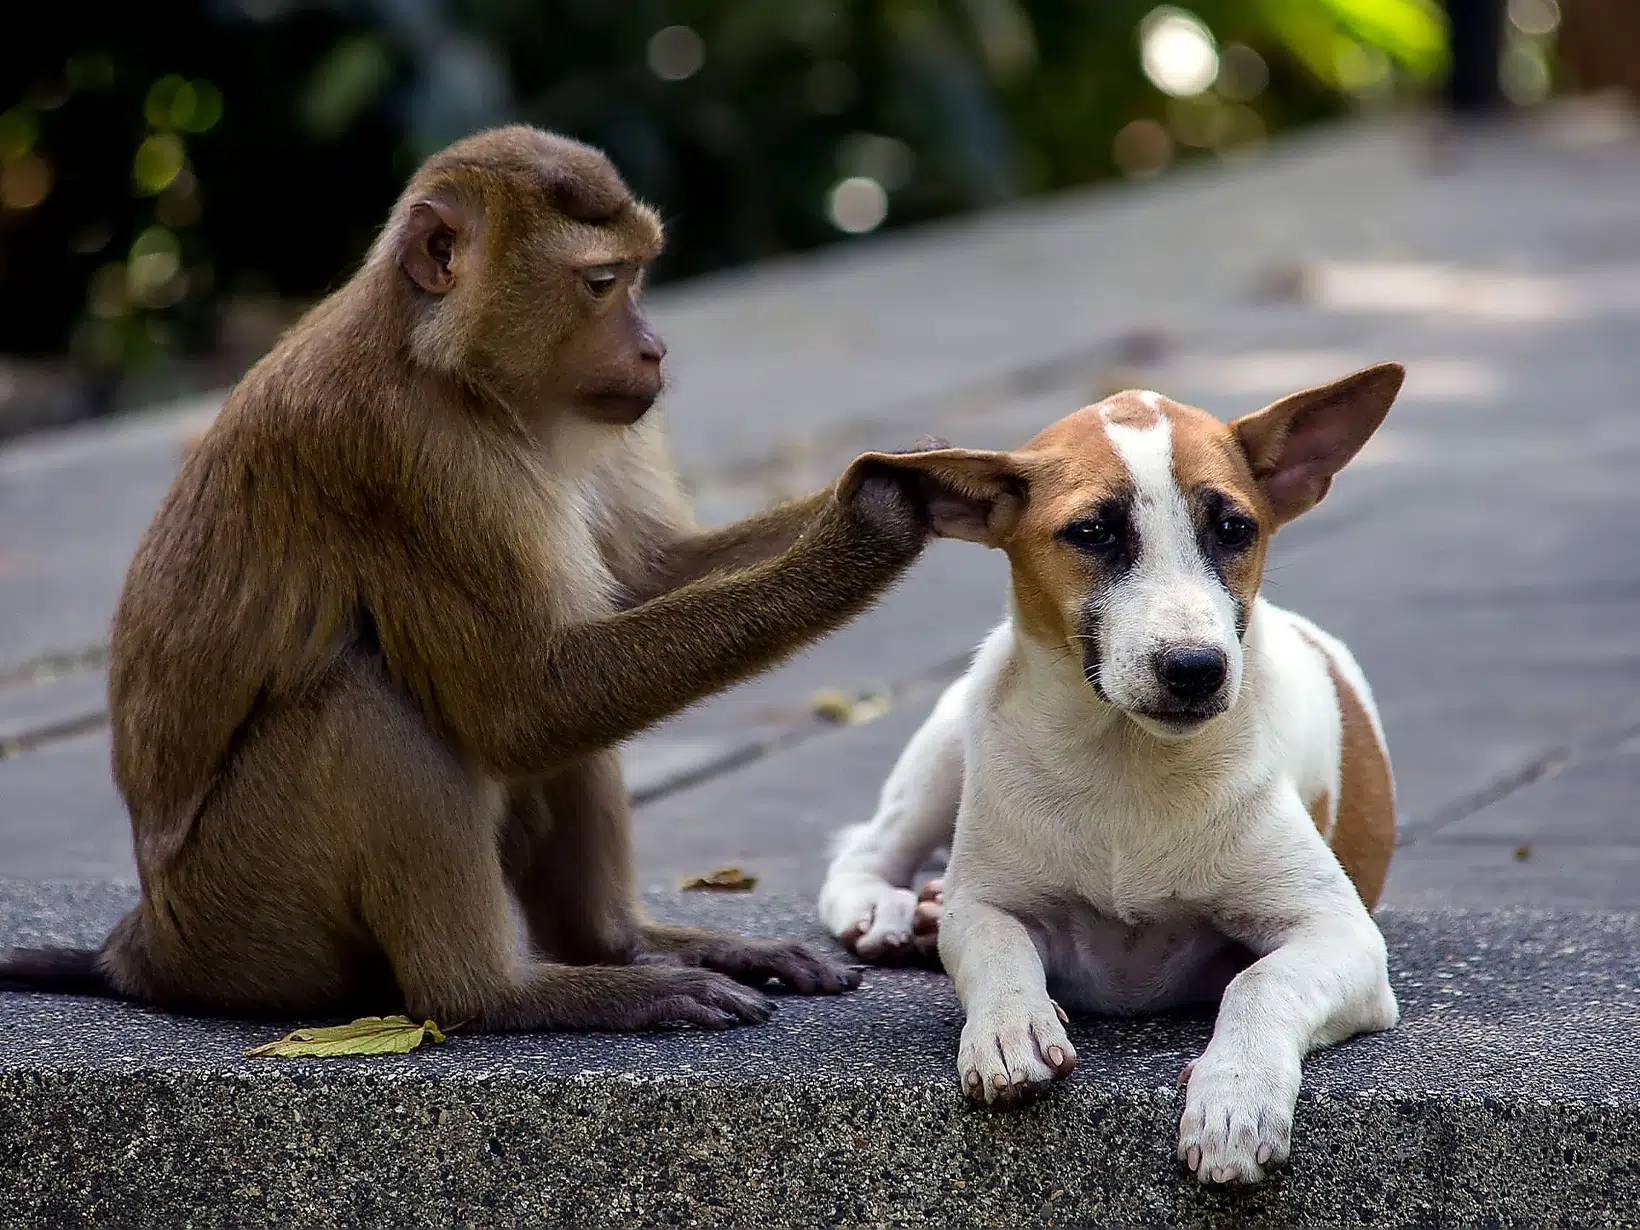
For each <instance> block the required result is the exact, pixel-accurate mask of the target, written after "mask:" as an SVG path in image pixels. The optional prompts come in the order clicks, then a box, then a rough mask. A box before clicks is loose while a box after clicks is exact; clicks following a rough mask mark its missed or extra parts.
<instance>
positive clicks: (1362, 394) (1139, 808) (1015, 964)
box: [820, 364, 1405, 1183]
mask: <svg viewBox="0 0 1640 1230" xmlns="http://www.w3.org/2000/svg"><path fill="white" fill-rule="evenodd" d="M1404 375H1405V373H1404V370H1403V369H1402V368H1401V367H1400V366H1399V365H1398V364H1383V365H1381V366H1377V367H1371V368H1367V369H1365V370H1364V371H1360V372H1357V373H1355V374H1354V375H1351V376H1346V377H1345V378H1343V379H1342V380H1339V381H1337V382H1336V383H1333V384H1329V385H1326V386H1323V387H1320V388H1314V389H1309V390H1306V391H1304V392H1300V393H1296V394H1294V395H1292V396H1290V397H1287V398H1284V399H1282V400H1281V401H1278V402H1276V403H1274V404H1273V405H1271V406H1268V407H1266V408H1265V409H1264V410H1261V411H1259V412H1258V413H1256V414H1253V415H1249V416H1248V417H1246V418H1242V419H1239V420H1237V421H1236V422H1234V423H1231V424H1230V425H1229V426H1225V425H1223V424H1221V423H1220V422H1219V421H1218V420H1216V419H1214V418H1212V417H1211V416H1209V415H1208V414H1205V413H1203V412H1202V411H1200V410H1196V409H1192V408H1190V407H1187V406H1182V405H1179V404H1178V403H1176V402H1173V401H1169V400H1168V399H1166V398H1164V397H1161V396H1159V395H1157V394H1155V393H1150V392H1124V393H1119V394H1117V395H1115V396H1113V397H1110V398H1107V399H1106V400H1104V401H1102V402H1099V403H1098V404H1096V405H1092V406H1088V407H1086V408H1085V409H1082V410H1078V411H1077V412H1076V413H1075V414H1072V415H1070V416H1069V417H1068V418H1065V419H1062V420H1061V421H1060V422H1058V423H1055V424H1054V425H1053V426H1051V427H1049V428H1048V429H1047V430H1046V431H1044V432H1042V434H1040V435H1039V436H1037V437H1036V438H1035V439H1034V440H1032V441H1031V442H1030V443H1028V444H1027V445H1026V446H1025V447H1024V448H1023V449H1021V450H1020V451H1018V452H1014V453H1000V452H979V451H972V450H965V449H945V450H941V451H938V452H933V453H927V454H923V455H920V456H909V457H907V456H897V457H896V456H885V455H880V454H873V455H868V456H867V457H864V458H861V459H860V460H859V461H858V462H857V463H856V467H855V469H854V470H852V471H851V473H850V475H846V476H845V478H844V480H843V481H844V482H845V484H846V483H848V482H849V481H851V478H852V477H853V476H857V474H858V473H860V472H861V471H863V470H864V469H867V468H870V467H878V466H882V467H895V468H899V469H907V470H912V471H914V472H917V473H918V474H919V475H920V476H921V477H922V480H923V481H924V482H925V483H926V486H927V490H928V494H929V498H930V507H931V508H932V510H933V515H934V520H935V524H936V527H937V530H938V532H940V533H942V534H944V535H947V536H950V537H957V538H966V539H970V540H973V541H976V542H980V543H984V544H986V545H987V546H993V547H1000V548H1002V549H1003V550H1005V551H1006V552H1007V553H1008V558H1009V561H1010V564H1011V568H1012V584H1011V593H1010V613H1009V617H1008V619H1007V620H1006V621H1005V622H1004V623H1003V624H1002V625H1001V626H1000V627H998V628H997V629H996V630H995V631H994V632H993V633H992V634H991V635H990V637H989V638H988V639H987V640H986V641H985V642H984V644H983V645H982V646H981V647H980V649H979V651H978V653H977V655H976V656H975V659H974V663H973V666H972V667H971V668H970V669H969V671H968V673H967V674H966V675H965V676H964V677H963V678H962V679H960V680H958V681H957V682H956V683H954V684H952V685H951V687H950V688H949V689H948V690H947V691H946V693H945V694H944V696H943V697H942V698H941V700H940V702H939V704H938V706H937V707H936V708H935V710H934V713H933V715H932V716H931V717H930V718H929V719H928V721H927V722H926V723H925V724H924V725H923V727H922V728H921V729H920V730H919V731H918V732H917V734H916V735H915V737H913V739H912V740H911V742H910V744H909V745H908V746H907V747H906V749H905V751H904V752H903V753H902V755H901V757H900V760H899V763H898V764H897V765H896V766H895V768H894V771H893V773H892V775H891V776H890V777H889V779H888V781H887V783H886V784H885V785H884V787H883V791H882V799H881V803H880V804H879V807H878V810H877V814H876V815H875V816H874V817H873V818H872V820H871V821H870V822H869V823H867V824H864V825H860V826H857V827H855V828H852V829H849V830H847V831H846V832H844V833H843V834H842V836H841V840H840V844H839V848H838V852H837V854H836V857H835V860H834V861H833V863H832V865H831V868H830V870H829V872H828V874H827V879H826V883H825V886H824V888H823V889H822V891H821V894H820V910H821V914H822V916H823V918H824V921H825V923H826V926H827V927H828V928H829V929H830V930H831V932H832V934H834V935H836V936H838V937H839V938H840V939H841V940H843V942H844V943H845V944H846V945H847V946H849V947H850V948H852V949H853V950H854V951H855V952H856V953H858V954H860V955H861V956H864V957H867V958H868V959H885V958H892V957H894V956H895V955H899V954H904V953H906V952H909V951H910V950H911V949H913V948H915V947H916V946H917V945H918V944H919V942H921V943H924V944H929V943H932V942H933V939H934V936H935V934H936V933H937V942H938V950H939V956H940V959H941V961H942V962H943V963H944V966H945V968H946V969H947V970H949V971H950V974H951V977H952V979H953V980H954V982H955V984H956V990H957V995H958V996H959V998H960V999H961V1001H962V1006H963V1010H964V1012H965V1014H966V1023H965V1025H964V1027H963V1032H962V1042H961V1046H960V1049H959V1053H958V1056H957V1071H958V1077H959V1079H960V1081H961V1086H962V1090H963V1092H964V1093H965V1094H966V1095H967V1096H968V1097H969V1098H971V1099H974V1100H975V1101H984V1102H986V1103H994V1102H1001V1101H1006V1100H1011V1099H1013V1098H1016V1097H1018V1096H1020V1095H1022V1094H1026V1093H1029V1092H1033V1091H1036V1090H1039V1089H1041V1088H1043V1087H1045V1086H1047V1085H1048V1084H1049V1083H1051V1082H1053V1081H1056V1080H1060V1079H1062V1078H1064V1077H1065V1076H1066V1075H1068V1074H1069V1073H1070V1071H1071V1069H1072V1068H1073V1067H1074V1066H1075V1064H1076V1051H1075V1049H1074V1048H1073V1047H1072V1046H1071V1043H1070V1039H1069V1038H1067V1037H1066V1034H1065V1029H1064V1025H1063V1021H1064V1019H1065V1018H1064V1014H1063V1012H1062V1011H1061V1010H1060V1008H1059V1004H1058V1002H1056V1000H1057V1001H1061V1002H1063V1003H1065V1004H1066V1005H1069V1006H1070V1007H1073V1008H1077V1009H1081V1010H1084V1011H1087V1012H1094V1013H1113V1014H1130V1013H1141V1012H1154V1011H1159V1010H1162V1009H1167V1008H1173V1007H1176V1006H1179V1005H1183V1004H1189V1003H1195V1002H1201V1001H1214V1000H1217V1001H1218V1002H1219V1005H1220V1007H1219V1012H1218V1021H1217V1024H1216V1025H1215V1028H1214V1031H1213V1037H1212V1041H1211V1042H1210V1043H1209V1044H1208V1046H1207V1049H1206V1050H1205V1051H1204V1052H1203V1053H1202V1054H1201V1056H1200V1057H1199V1058H1197V1059H1196V1060H1195V1061H1194V1062H1193V1063H1191V1064H1190V1065H1189V1066H1188V1067H1187V1068H1186V1069H1185V1071H1184V1073H1183V1074H1182V1075H1181V1081H1182V1082H1184V1083H1185V1084H1186V1094H1185V1104H1184V1113H1183V1116H1182V1118H1181V1120H1180V1123H1179V1140H1178V1156H1179V1160H1180V1161H1182V1162H1183V1163H1184V1164H1185V1165H1186V1166H1188V1167H1189V1169H1190V1170H1191V1171H1192V1172H1193V1173H1194V1174H1195V1176H1196V1177H1197V1178H1198V1179H1200V1180H1201V1181H1203V1182H1213V1183H1232V1182H1241V1183H1254V1182H1257V1181H1259V1180H1260V1179H1262V1178H1263V1177H1264V1176H1265V1173H1266V1170H1267V1169H1268V1168H1269V1167H1271V1166H1274V1165H1276V1164H1277V1163H1280V1162H1281V1161H1283V1160H1284V1159H1285V1158H1286V1157H1287V1154H1288V1146H1289V1137H1290V1134H1291V1130H1292V1121H1293V1107H1294V1103H1295V1101H1296V1099H1297V1096H1298V1087H1299V1069H1300V1064H1301V1062H1302V1060H1303V1058H1304V1056H1305V1055H1306V1054H1308V1053H1309V1052H1310V1051H1311V1050H1313V1049H1315V1048H1317V1047H1321V1046H1327V1045H1330V1044H1332V1043H1336V1042H1340V1041H1343V1040H1344V1039H1346V1038H1349V1037H1351V1036H1352V1035H1355V1034H1358V1033H1363V1032H1368V1031H1375V1030H1383V1029H1389V1028H1391V1027H1392V1026H1394V1025H1395V1024H1396V1022H1397V1020H1398V1019H1399V1008H1398V1007H1397V1005H1396V1002H1395V995H1394V992H1393V991H1391V989H1390V985H1389V978H1388V973H1387V968H1386V959H1385V950H1384V941H1383V937H1382V936H1381V935H1380V933H1379V931H1378V928H1377V926H1376V925H1375V924H1374V922H1373V920H1372V918H1371V916H1370V914H1369V913H1368V911H1369V910H1370V909H1371V908H1372V906H1373V905H1374V904H1375V903H1376V901H1377V899H1378V894H1379V891H1380V890H1381V889H1382V887H1383V883H1384V877H1385V874H1386V872H1387V871H1388V867H1389V860H1390V855H1391V852H1392V850H1393V848H1394V844H1395V803H1394V787H1393V783H1392V779H1391V776H1390V768H1389V761H1388V757H1387V754H1386V751H1385V745H1384V736H1383V731H1382V729H1381V728H1380V725H1379V721H1378V717H1377V713H1376V709H1375V708H1374V705H1373V699H1372V693H1371V691H1370V689H1369V688H1368V686H1367V681H1366V679H1365V678H1364V677H1363V675H1362V673H1361V669H1360V667H1359V666H1357V665H1356V662H1355V660H1354V658H1352V657H1351V656H1350V653H1349V651H1348V650H1347V649H1346V648H1345V647H1344V646H1343V645H1342V644H1340V643H1339V642H1338V641H1336V640H1334V639H1333V638H1332V637H1330V636H1328V635H1327V634H1326V633H1324V632H1322V631H1321V630H1320V629H1319V628H1317V627H1315V625H1313V624H1311V623H1309V622H1308V621H1306V620H1304V619H1302V618H1300V617H1299V616H1297V615H1294V614H1292V613H1290V612H1288V611H1284V610H1281V609H1280V608H1278V607H1276V606H1273V605H1272V604H1270V603H1268V602H1266V601H1265V600H1264V599H1263V598H1261V597H1260V596H1259V592H1258V591H1259V583H1260V580H1261V577H1262V572H1263V566H1264V557H1265V549H1266V546H1267V545H1268V543H1269V540H1270V537H1271V535H1272V534H1274V533H1275V531H1276V530H1277V529H1279V528H1280V527H1281V526H1282V525H1285V524H1286V523H1287V522H1288V521H1291V520H1292V519H1293V518H1294V517H1297V516H1298V515H1299V514H1301V513H1303V512H1304V511H1306V510H1307V509H1309V508H1311V507H1313V506H1314V505H1315V504H1316V502H1317V501H1318V500H1320V499H1321V498H1322V496H1323V495H1325V494H1326V491H1327V488H1328V487H1329V485H1330V484H1331V483H1332V479H1333V475H1335V474H1336V473H1338V471H1339V470H1340V469H1342V468H1343V467H1344V465H1345V464H1346V463H1347V462H1348V461H1349V460H1350V458H1351V457H1353V456H1354V455H1355V454H1356V452H1357V450H1359V449H1360V448H1361V446H1362V445H1363V444H1365V443H1366V441H1367V439H1368V437H1370V436H1371V435H1372V433H1373V432H1374V431H1375V430H1376V429H1377V428H1378V425H1379V423H1381V422H1382V421H1383V418H1384V415H1385V414H1386V413H1387V412H1388V411H1389V408H1390V405H1391V403H1392V402H1393V401H1394V400H1395V397H1396V394H1397V393H1398V392H1399V391H1400V388H1401V382H1402V379H1403V377H1404ZM942 845H949V848H950V861H949V865H948V867H947V869H946V874H945V878H944V883H943V898H941V896H940V891H941V886H939V885H937V884H936V885H935V886H934V887H933V889H932V890H931V892H930V893H928V894H927V895H926V896H925V900H924V901H923V902H922V904H921V907H920V910H919V903H918V899H917V897H916V896H915V895H913V893H912V892H911V891H910V887H909V886H910V883H911V878H912V876H913V875H914V874H915V873H916V871H917V869H918V868H919V867H921V866H922V865H923V864H924V863H925V862H926V861H927V859H928V857H929V856H930V854H931V853H932V852H933V851H934V850H935V849H936V848H938V847H940V846H942ZM942 905H943V908H941V906H942ZM919 915H920V917H919ZM1050 995H1051V996H1053V997H1054V998H1050Z"/></svg>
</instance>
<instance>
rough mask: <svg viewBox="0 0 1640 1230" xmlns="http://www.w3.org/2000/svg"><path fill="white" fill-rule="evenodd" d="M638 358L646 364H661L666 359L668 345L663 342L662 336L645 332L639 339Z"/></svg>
mask: <svg viewBox="0 0 1640 1230" xmlns="http://www.w3.org/2000/svg"><path fill="white" fill-rule="evenodd" d="M638 356H639V357H640V358H641V359H643V360H644V362H646V363H659V362H660V361H661V360H662V359H664V358H666V343H665V342H663V341H662V340H661V337H660V334H658V333H650V332H649V331H648V330H645V331H644V334H643V336H642V337H641V338H639V339H638Z"/></svg>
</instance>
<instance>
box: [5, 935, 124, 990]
mask: <svg viewBox="0 0 1640 1230" xmlns="http://www.w3.org/2000/svg"><path fill="white" fill-rule="evenodd" d="M0 991H46V992H50V993H52V994H56V995H96V996H100V997H102V998H105V999H123V998H124V996H122V995H121V994H120V993H119V992H118V991H117V990H115V989H114V984H113V983H111V982H110V981H109V980H108V974H107V972H106V971H105V970H104V969H103V966H102V951H101V950H100V949H96V948H11V949H6V950H0Z"/></svg>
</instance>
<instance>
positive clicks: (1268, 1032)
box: [1179, 788, 1400, 1183]
mask: <svg viewBox="0 0 1640 1230" xmlns="http://www.w3.org/2000/svg"><path fill="white" fill-rule="evenodd" d="M1268 807H1269V809H1270V814H1269V818H1268V819H1267V820H1266V821H1265V822H1264V823H1260V824H1255V825H1253V826H1250V830H1249V832H1248V834H1247V836H1246V837H1245V838H1244V840H1243V841H1242V842H1241V844H1240V845H1239V846H1238V848H1237V849H1236V850H1234V851H1232V852H1231V854H1230V856H1229V857H1228V858H1227V860H1226V866H1225V867H1224V868H1223V870H1225V871H1227V872H1228V876H1227V878H1226V880H1225V882H1224V883H1223V888H1222V890H1221V891H1220V892H1219V893H1218V894H1217V895H1216V897H1215V899H1214V900H1212V901H1210V902H1208V903H1207V905H1208V909H1209V910H1210V912H1211V914H1212V917H1213V919H1214V924H1215V925H1216V926H1217V927H1218V928H1219V929H1220V930H1221V931H1223V932H1224V933H1225V934H1227V935H1229V936H1231V937H1232V938H1234V939H1236V940H1239V941H1240V942H1241V943H1243V944H1245V945H1246V946H1247V947H1248V948H1250V949H1251V950H1252V951H1253V952H1254V953H1256V954H1260V955H1259V959H1258V960H1256V961H1254V962H1253V963H1252V964H1251V965H1249V966H1248V967H1247V968H1246V969H1244V970H1243V971H1242V972H1241V973H1240V974H1238V975H1236V977H1235V978H1234V979H1232V980H1231V982H1230V985H1229V986H1228V987H1226V988H1225V991H1224V997H1223V999H1222V1000H1221V1001H1220V1006H1219V1017H1218V1022H1217V1024H1216V1025H1215V1027H1214V1029H1213V1038H1212V1041H1211V1042H1209V1043H1208V1045H1207V1049H1206V1050H1205V1051H1204V1052H1203V1053H1202V1055H1201V1057H1200V1058H1199V1059H1197V1060H1196V1061H1195V1062H1194V1063H1193V1064H1191V1065H1190V1067H1188V1068H1186V1069H1185V1074H1184V1077H1183V1078H1182V1079H1183V1080H1185V1082H1186V1087H1185V1104H1184V1114H1183V1115H1182V1117H1181V1118H1180V1121H1179V1160H1180V1161H1182V1162H1183V1163H1184V1164H1185V1165H1186V1166H1188V1167H1189V1168H1190V1169H1191V1171H1193V1172H1194V1173H1195V1175H1196V1177H1197V1178H1198V1179H1200V1180H1201V1181H1202V1182H1204V1183H1205V1182H1214V1183H1235V1182H1241V1183H1256V1182H1258V1181H1259V1180H1260V1179H1262V1178H1263V1177H1264V1175H1265V1171H1266V1168H1268V1167H1270V1166H1273V1165H1276V1164H1278V1163H1280V1162H1282V1161H1284V1160H1285V1159H1286V1157H1287V1153H1288V1149H1289V1145H1290V1138H1291V1133H1292V1125H1293V1106H1294V1104H1295V1102H1296V1101H1297V1099H1298V1086H1299V1075H1300V1069H1301V1066H1302V1063H1303V1060H1304V1057H1305V1056H1306V1055H1307V1054H1309V1053H1310V1051H1312V1050H1314V1049H1316V1048H1317V1047H1322V1046H1330V1045H1332V1044H1333V1043H1335V1042H1342V1041H1343V1040H1344V1039H1346V1038H1349V1037H1352V1036H1354V1035H1355V1034H1359V1033H1366V1032H1371V1031H1375V1030H1381V1029H1389V1028H1391V1027H1393V1026H1394V1025H1395V1023H1396V1021H1397V1020H1398V1019H1399V1017H1400V1009H1399V1008H1398V1006H1397V1005H1396V1002H1395V992H1394V991H1393V990H1391V989H1390V985H1389V970H1388V958H1387V954H1386V952H1385V949H1384V938H1383V936H1382V934H1380V932H1379V930H1378V927H1377V924H1375V923H1374V922H1373V920H1372V916H1371V915H1369V914H1368V913H1367V910H1366V907H1365V906H1363V905H1362V904H1361V899H1360V897H1359V896H1357V895H1356V892H1355V889H1354V888H1353V887H1352V886H1351V884H1350V881H1349V879H1348V877H1346V876H1345V874H1344V870H1343V868H1342V867H1340V866H1339V864H1338V860H1337V859H1336V858H1335V857H1334V856H1333V853H1332V851H1331V850H1329V849H1327V847H1326V846H1325V845H1324V844H1323V843H1322V841H1321V839H1320V837H1319V836H1318V835H1317V833H1316V830H1315V827H1314V825H1313V824H1312V823H1311V822H1310V819H1309V817H1308V815H1307V814H1306V813H1305V811H1304V808H1303V805H1302V804H1301V803H1300V802H1299V798H1298V795H1297V792H1296V791H1293V790H1292V789H1291V788H1283V789H1282V790H1281V792H1280V797H1279V798H1277V799H1274V800H1271V801H1270V803H1269V804H1268Z"/></svg>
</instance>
